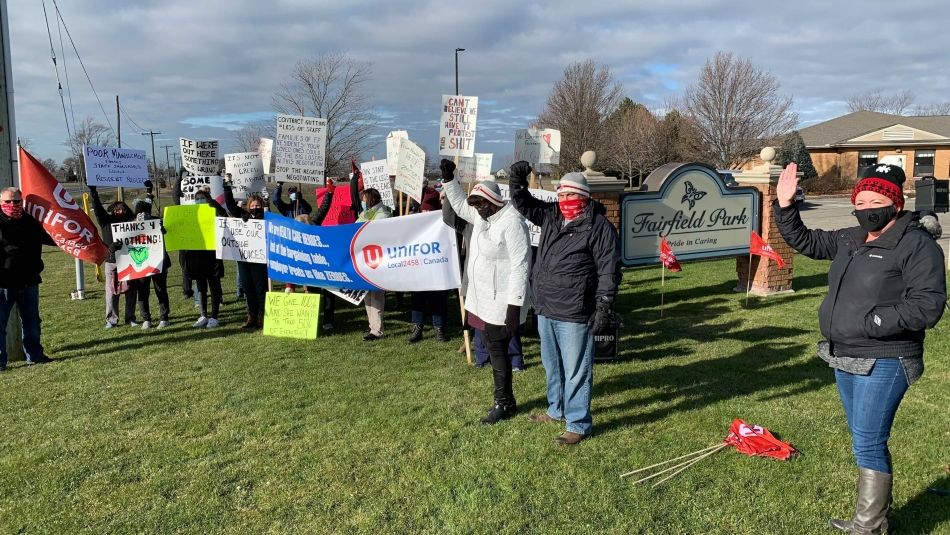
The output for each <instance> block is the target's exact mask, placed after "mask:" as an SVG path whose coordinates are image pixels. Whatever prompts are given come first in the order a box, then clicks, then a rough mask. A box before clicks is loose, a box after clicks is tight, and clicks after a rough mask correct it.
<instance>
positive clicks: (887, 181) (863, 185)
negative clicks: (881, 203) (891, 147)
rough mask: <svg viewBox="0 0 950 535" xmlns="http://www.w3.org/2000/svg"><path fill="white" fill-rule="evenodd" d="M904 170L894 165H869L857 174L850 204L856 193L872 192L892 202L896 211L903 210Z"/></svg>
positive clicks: (852, 202)
mask: <svg viewBox="0 0 950 535" xmlns="http://www.w3.org/2000/svg"><path fill="white" fill-rule="evenodd" d="M904 180H906V178H905V177H904V170H903V169H901V168H900V167H898V166H896V165H890V164H886V163H883V164H875V165H869V166H868V167H865V168H863V169H861V171H859V172H858V183H857V184H855V186H854V189H853V190H852V191H851V204H854V199H855V198H856V197H857V196H858V193H861V192H862V191H873V192H874V193H880V194H881V195H883V196H885V197H887V198H888V199H890V200H892V201H894V206H896V207H897V209H898V210H903V209H904Z"/></svg>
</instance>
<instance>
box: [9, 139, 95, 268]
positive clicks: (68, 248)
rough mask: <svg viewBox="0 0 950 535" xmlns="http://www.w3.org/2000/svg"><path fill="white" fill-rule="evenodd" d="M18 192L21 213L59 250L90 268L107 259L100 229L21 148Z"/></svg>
mask: <svg viewBox="0 0 950 535" xmlns="http://www.w3.org/2000/svg"><path fill="white" fill-rule="evenodd" d="M20 191H22V192H23V203H24V210H26V212H27V213H28V214H30V215H31V216H33V218H34V219H36V220H37V221H39V222H40V223H41V224H42V225H43V228H44V229H45V230H46V233H47V234H49V235H50V237H51V238H53V241H55V242H56V245H58V246H59V248H60V249H62V250H63V251H65V252H67V253H69V254H71V255H73V256H75V257H76V258H78V259H80V260H82V261H84V262H89V263H91V264H101V263H102V262H103V261H104V260H105V259H106V257H107V256H109V250H108V249H107V248H106V246H105V244H104V243H102V238H100V237H99V229H97V228H96V225H95V224H94V223H93V222H92V220H91V219H89V216H88V215H86V212H83V211H82V208H80V207H79V204H77V203H76V201H75V200H73V197H72V195H70V194H69V192H68V191H66V188H64V187H63V185H62V184H60V183H59V181H58V180H56V178H54V177H53V175H51V174H50V172H49V171H48V170H47V169H46V168H45V167H43V164H41V163H40V162H39V161H37V160H36V158H34V157H33V155H32V154H30V153H29V152H27V151H26V150H24V149H23V147H20Z"/></svg>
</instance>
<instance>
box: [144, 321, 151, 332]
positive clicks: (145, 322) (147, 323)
mask: <svg viewBox="0 0 950 535" xmlns="http://www.w3.org/2000/svg"><path fill="white" fill-rule="evenodd" d="M151 328H152V322H150V321H143V322H142V330H143V331H144V330H147V329H151Z"/></svg>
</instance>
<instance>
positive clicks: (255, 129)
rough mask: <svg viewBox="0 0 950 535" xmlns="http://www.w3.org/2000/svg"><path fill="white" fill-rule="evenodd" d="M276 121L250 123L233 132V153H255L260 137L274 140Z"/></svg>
mask: <svg viewBox="0 0 950 535" xmlns="http://www.w3.org/2000/svg"><path fill="white" fill-rule="evenodd" d="M275 124H276V121H274V120H272V121H267V122H259V123H250V124H246V125H244V127H243V128H241V129H240V130H238V131H236V132H234V136H233V137H232V141H233V142H234V151H235V152H257V149H258V148H259V147H260V142H261V138H262V137H266V138H271V139H273V138H274V133H275V131H276V129H277V127H276V126H275Z"/></svg>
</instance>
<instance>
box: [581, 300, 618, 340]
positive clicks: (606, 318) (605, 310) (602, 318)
mask: <svg viewBox="0 0 950 535" xmlns="http://www.w3.org/2000/svg"><path fill="white" fill-rule="evenodd" d="M612 315H613V310H611V306H610V301H607V300H598V301H597V308H596V309H594V315H593V316H591V317H590V321H588V322H587V328H588V330H590V333H591V334H592V335H597V334H600V333H602V332H603V331H604V329H606V328H607V327H608V326H609V325H610V317H611V316H612Z"/></svg>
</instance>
